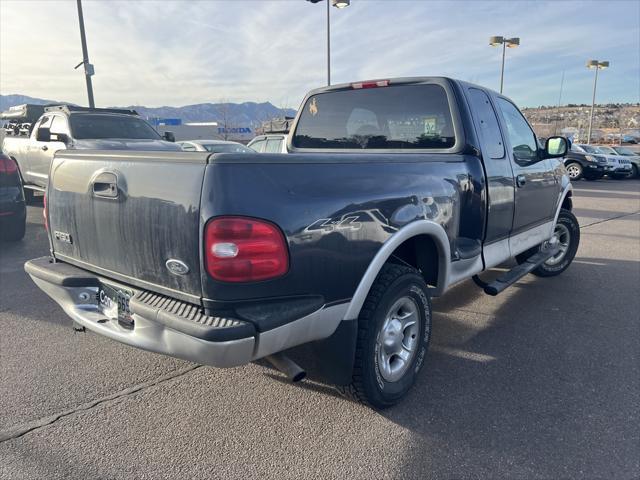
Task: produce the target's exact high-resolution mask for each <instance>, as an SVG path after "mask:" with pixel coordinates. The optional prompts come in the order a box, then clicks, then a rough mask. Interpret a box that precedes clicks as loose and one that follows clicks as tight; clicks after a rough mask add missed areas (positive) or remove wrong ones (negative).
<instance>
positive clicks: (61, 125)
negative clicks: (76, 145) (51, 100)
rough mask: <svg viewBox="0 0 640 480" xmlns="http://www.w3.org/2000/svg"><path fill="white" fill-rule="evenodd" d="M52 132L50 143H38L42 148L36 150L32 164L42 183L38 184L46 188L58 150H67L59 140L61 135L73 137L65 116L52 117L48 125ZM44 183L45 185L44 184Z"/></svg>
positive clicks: (33, 171) (32, 169) (32, 168)
mask: <svg viewBox="0 0 640 480" xmlns="http://www.w3.org/2000/svg"><path fill="white" fill-rule="evenodd" d="M48 125H49V129H50V131H51V141H50V142H36V143H37V144H38V146H39V147H40V148H37V149H35V150H34V153H33V163H32V164H31V171H32V173H33V175H35V176H36V177H37V178H38V179H39V180H40V181H39V182H36V183H37V184H41V186H42V187H46V184H47V181H48V180H47V179H48V178H49V167H50V166H51V160H53V156H54V155H55V153H56V152H57V151H58V150H61V149H63V148H66V147H67V146H66V144H65V143H64V142H61V141H60V140H59V139H58V135H59V134H63V135H66V136H67V138H70V137H71V134H70V131H69V126H68V124H67V119H66V118H65V117H64V116H63V115H52V117H51V123H50V124H48ZM42 182H44V184H42Z"/></svg>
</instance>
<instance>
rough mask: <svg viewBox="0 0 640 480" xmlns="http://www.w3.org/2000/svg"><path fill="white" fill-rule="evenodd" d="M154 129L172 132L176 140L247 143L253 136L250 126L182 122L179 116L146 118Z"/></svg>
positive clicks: (161, 132)
mask: <svg viewBox="0 0 640 480" xmlns="http://www.w3.org/2000/svg"><path fill="white" fill-rule="evenodd" d="M147 120H148V121H149V123H151V125H153V126H154V127H155V128H156V130H157V131H158V132H159V133H160V134H163V133H164V132H173V134H174V135H175V137H176V140H178V141H180V140H205V139H206V140H233V141H235V142H241V143H245V144H246V143H247V142H249V141H250V140H251V139H252V138H253V137H254V136H255V133H254V129H253V127H251V126H237V125H233V126H230V125H223V124H221V123H220V122H183V121H182V119H180V118H157V117H152V118H147Z"/></svg>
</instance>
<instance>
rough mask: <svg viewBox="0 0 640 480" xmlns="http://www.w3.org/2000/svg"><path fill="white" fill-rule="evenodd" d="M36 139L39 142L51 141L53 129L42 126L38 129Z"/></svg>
mask: <svg viewBox="0 0 640 480" xmlns="http://www.w3.org/2000/svg"><path fill="white" fill-rule="evenodd" d="M36 140H37V141H39V142H50V141H51V130H50V129H48V128H46V127H42V128H39V129H38V130H37V131H36Z"/></svg>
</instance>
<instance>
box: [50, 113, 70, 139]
mask: <svg viewBox="0 0 640 480" xmlns="http://www.w3.org/2000/svg"><path fill="white" fill-rule="evenodd" d="M49 128H51V133H64V134H65V135H71V132H70V131H69V126H68V125H67V120H66V119H65V118H64V117H61V116H60V115H54V117H53V120H52V122H51V127H49Z"/></svg>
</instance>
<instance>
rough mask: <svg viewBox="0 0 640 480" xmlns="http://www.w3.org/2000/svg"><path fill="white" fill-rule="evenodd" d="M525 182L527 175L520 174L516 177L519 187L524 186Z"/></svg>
mask: <svg viewBox="0 0 640 480" xmlns="http://www.w3.org/2000/svg"><path fill="white" fill-rule="evenodd" d="M525 183H527V177H525V176H524V175H518V176H517V177H516V185H517V186H518V187H524V184H525Z"/></svg>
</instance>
